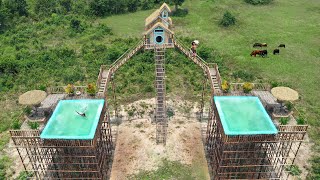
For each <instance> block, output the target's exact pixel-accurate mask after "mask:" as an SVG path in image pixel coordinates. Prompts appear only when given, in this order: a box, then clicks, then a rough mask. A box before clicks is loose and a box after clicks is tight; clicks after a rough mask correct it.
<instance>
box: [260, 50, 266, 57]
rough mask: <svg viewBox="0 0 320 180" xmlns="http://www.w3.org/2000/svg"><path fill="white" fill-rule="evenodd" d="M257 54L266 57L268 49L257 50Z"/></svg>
mask: <svg viewBox="0 0 320 180" xmlns="http://www.w3.org/2000/svg"><path fill="white" fill-rule="evenodd" d="M259 55H260V56H261V57H266V56H268V51H267V50H261V51H260V52H259Z"/></svg>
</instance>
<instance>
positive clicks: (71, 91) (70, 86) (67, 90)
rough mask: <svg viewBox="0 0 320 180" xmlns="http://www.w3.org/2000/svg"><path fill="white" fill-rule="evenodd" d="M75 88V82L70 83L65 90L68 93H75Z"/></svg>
mask: <svg viewBox="0 0 320 180" xmlns="http://www.w3.org/2000/svg"><path fill="white" fill-rule="evenodd" d="M74 90H75V88H74V86H73V84H68V85H67V87H66V88H65V92H66V93H67V94H74Z"/></svg>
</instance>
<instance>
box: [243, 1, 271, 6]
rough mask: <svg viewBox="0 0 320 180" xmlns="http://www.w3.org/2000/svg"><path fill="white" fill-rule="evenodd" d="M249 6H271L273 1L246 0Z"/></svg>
mask: <svg viewBox="0 0 320 180" xmlns="http://www.w3.org/2000/svg"><path fill="white" fill-rule="evenodd" d="M244 1H245V2H246V3H248V4H252V5H259V4H270V3H271V2H272V1H273V0H244Z"/></svg>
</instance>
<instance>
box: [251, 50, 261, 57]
mask: <svg viewBox="0 0 320 180" xmlns="http://www.w3.org/2000/svg"><path fill="white" fill-rule="evenodd" d="M257 54H258V55H259V54H260V50H254V51H252V52H251V54H250V56H254V57H256V56H257Z"/></svg>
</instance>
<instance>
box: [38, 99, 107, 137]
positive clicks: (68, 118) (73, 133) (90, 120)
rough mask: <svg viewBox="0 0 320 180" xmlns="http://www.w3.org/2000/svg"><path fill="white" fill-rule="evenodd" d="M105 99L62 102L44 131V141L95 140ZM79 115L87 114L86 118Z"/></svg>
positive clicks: (42, 135)
mask: <svg viewBox="0 0 320 180" xmlns="http://www.w3.org/2000/svg"><path fill="white" fill-rule="evenodd" d="M103 105H104V100H103V99H84V100H61V101H59V103H58V105H57V107H56V109H55V110H54V112H53V114H52V116H51V118H50V119H49V121H48V123H47V125H46V126H45V128H44V129H43V131H42V133H41V135H40V138H42V139H93V137H94V135H95V131H96V128H97V125H98V122H99V119H100V115H101V112H102V108H103ZM76 111H78V112H79V113H82V112H85V115H86V116H85V117H83V116H80V115H79V114H78V113H77V112H76Z"/></svg>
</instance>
